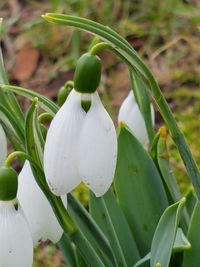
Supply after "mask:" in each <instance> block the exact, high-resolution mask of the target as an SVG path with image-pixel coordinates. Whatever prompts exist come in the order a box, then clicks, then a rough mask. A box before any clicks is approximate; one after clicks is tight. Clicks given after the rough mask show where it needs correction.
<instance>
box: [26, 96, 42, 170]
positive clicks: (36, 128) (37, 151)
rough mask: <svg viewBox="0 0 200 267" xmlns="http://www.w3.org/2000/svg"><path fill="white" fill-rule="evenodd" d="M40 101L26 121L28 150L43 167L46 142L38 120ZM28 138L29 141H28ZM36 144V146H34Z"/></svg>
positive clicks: (34, 102) (30, 109)
mask: <svg viewBox="0 0 200 267" xmlns="http://www.w3.org/2000/svg"><path fill="white" fill-rule="evenodd" d="M37 112H38V99H37V98H35V99H34V101H33V103H32V105H31V107H30V108H29V110H28V112H27V115H26V121H25V136H26V150H27V152H28V153H30V152H31V156H32V157H33V158H34V159H35V160H36V162H38V164H39V165H40V166H42V162H43V161H42V158H43V146H44V140H43V137H42V133H41V130H40V125H39V122H38V120H37ZM27 137H28V140H27ZM33 143H34V146H33V145H32V144H33Z"/></svg>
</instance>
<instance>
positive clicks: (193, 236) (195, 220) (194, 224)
mask: <svg viewBox="0 0 200 267" xmlns="http://www.w3.org/2000/svg"><path fill="white" fill-rule="evenodd" d="M199 222H200V202H197V203H196V206H195V208H194V211H193V214H192V218H191V221H190V225H189V230H188V240H189V241H190V243H191V249H190V250H188V251H185V252H184V257H183V267H198V266H199V264H200V252H199V244H200V230H199Z"/></svg>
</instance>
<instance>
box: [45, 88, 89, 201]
mask: <svg viewBox="0 0 200 267" xmlns="http://www.w3.org/2000/svg"><path fill="white" fill-rule="evenodd" d="M84 118H85V112H84V111H83V109H82V107H81V94H79V93H77V92H76V91H74V90H72V92H71V93H70V95H69V96H68V98H67V100H66V102H65V103H64V105H63V106H62V107H61V109H60V110H59V111H58V113H57V114H56V116H55V118H54V119H53V121H52V123H51V125H50V127H49V130H48V133H47V139H46V143H45V149H44V171H45V175H46V179H47V182H48V184H49V187H50V189H51V191H52V192H53V193H54V194H55V195H59V196H60V195H64V194H66V193H68V192H70V191H71V190H72V189H74V188H75V187H76V186H77V185H78V184H79V183H80V182H81V179H80V176H79V174H78V170H77V142H78V139H79V135H80V131H81V127H82V123H83V120H84Z"/></svg>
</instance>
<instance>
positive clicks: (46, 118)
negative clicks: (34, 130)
mask: <svg viewBox="0 0 200 267" xmlns="http://www.w3.org/2000/svg"><path fill="white" fill-rule="evenodd" d="M52 119H53V116H52V115H51V114H49V113H47V112H45V113H42V114H40V115H39V116H38V122H39V123H41V124H43V123H45V122H49V121H52Z"/></svg>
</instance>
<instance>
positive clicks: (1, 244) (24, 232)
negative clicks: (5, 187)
mask: <svg viewBox="0 0 200 267" xmlns="http://www.w3.org/2000/svg"><path fill="white" fill-rule="evenodd" d="M32 262H33V243H32V238H31V233H30V230H29V228H28V225H27V222H26V220H25V218H24V217H23V215H22V214H21V213H20V211H19V210H16V209H15V207H14V204H13V201H0V266H1V267H13V266H15V267H31V266H32Z"/></svg>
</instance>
